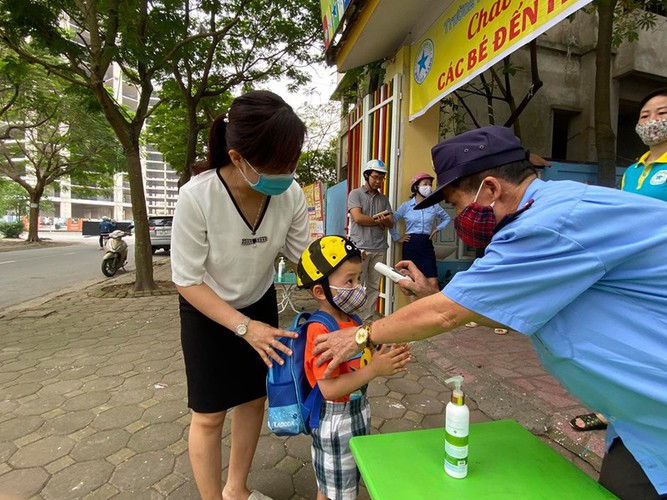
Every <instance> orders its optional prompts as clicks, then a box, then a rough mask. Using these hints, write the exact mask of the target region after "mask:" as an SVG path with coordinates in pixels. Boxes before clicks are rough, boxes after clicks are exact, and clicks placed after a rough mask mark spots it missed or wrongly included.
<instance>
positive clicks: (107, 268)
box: [102, 256, 120, 278]
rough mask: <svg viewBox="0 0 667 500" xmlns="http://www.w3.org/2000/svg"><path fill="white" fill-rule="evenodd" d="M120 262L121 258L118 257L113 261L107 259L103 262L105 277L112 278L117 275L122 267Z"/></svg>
mask: <svg viewBox="0 0 667 500" xmlns="http://www.w3.org/2000/svg"><path fill="white" fill-rule="evenodd" d="M118 262H119V257H118V256H116V257H114V258H113V259H106V260H103V261H102V272H103V273H104V276H108V277H109V278H111V277H112V276H113V275H114V274H116V271H118V268H119V267H120V266H119V265H118Z"/></svg>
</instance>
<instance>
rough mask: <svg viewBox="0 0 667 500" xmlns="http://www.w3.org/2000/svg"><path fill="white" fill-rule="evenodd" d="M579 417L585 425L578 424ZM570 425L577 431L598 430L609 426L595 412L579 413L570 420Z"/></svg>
mask: <svg viewBox="0 0 667 500" xmlns="http://www.w3.org/2000/svg"><path fill="white" fill-rule="evenodd" d="M577 419H579V420H581V421H582V422H583V423H584V425H583V426H580V425H577ZM570 425H571V426H572V428H573V429H574V430H575V431H596V430H602V429H606V428H607V424H606V423H604V422H603V421H602V420H600V419H599V418H598V416H597V415H596V414H595V413H587V414H585V415H577V416H576V417H574V418H573V419H572V420H570Z"/></svg>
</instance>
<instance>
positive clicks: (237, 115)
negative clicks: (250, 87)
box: [193, 90, 306, 174]
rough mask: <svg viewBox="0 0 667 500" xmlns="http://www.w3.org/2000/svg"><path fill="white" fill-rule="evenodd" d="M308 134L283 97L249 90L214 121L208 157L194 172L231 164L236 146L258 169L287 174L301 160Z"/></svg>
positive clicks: (266, 91) (197, 172)
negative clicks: (230, 153)
mask: <svg viewBox="0 0 667 500" xmlns="http://www.w3.org/2000/svg"><path fill="white" fill-rule="evenodd" d="M305 137H306V126H305V125H304V123H303V122H302V121H301V119H300V118H299V117H298V116H297V115H296V113H295V112H294V110H293V109H292V107H291V106H290V105H289V104H287V103H286V102H285V101H284V100H283V99H282V98H281V97H280V96H278V95H277V94H274V93H273V92H269V91H268V90H255V91H252V92H248V93H246V94H243V95H241V96H239V97H237V98H236V99H234V101H233V102H232V105H231V106H230V108H229V111H228V112H227V113H223V114H222V115H220V116H218V117H217V118H216V119H215V120H214V121H213V124H212V125H211V129H210V131H209V139H208V156H207V159H206V161H205V162H202V163H200V164H198V165H195V166H194V167H193V171H194V173H195V174H199V173H201V172H203V171H205V170H210V169H212V168H218V167H224V166H225V165H229V164H230V163H231V159H230V157H229V153H228V151H229V150H230V149H234V150H236V151H238V152H239V153H240V154H241V156H243V158H245V159H246V160H248V161H249V162H250V163H251V164H252V166H253V167H255V168H256V169H257V170H261V171H263V172H271V173H286V172H288V171H291V170H293V169H294V167H295V165H296V163H297V161H298V160H299V156H300V155H301V149H302V148H303V142H304V139H305Z"/></svg>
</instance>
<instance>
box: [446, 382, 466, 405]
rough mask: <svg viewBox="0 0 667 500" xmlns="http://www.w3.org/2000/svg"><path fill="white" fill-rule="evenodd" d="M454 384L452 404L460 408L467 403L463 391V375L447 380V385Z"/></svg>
mask: <svg viewBox="0 0 667 500" xmlns="http://www.w3.org/2000/svg"><path fill="white" fill-rule="evenodd" d="M452 382H453V383H454V390H453V391H452V403H454V404H455V405H458V406H463V404H464V402H465V396H464V394H463V391H462V390H461V384H463V375H454V376H453V377H450V378H448V379H447V380H445V384H450V383H452Z"/></svg>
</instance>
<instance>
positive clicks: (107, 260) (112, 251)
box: [102, 229, 129, 277]
mask: <svg viewBox="0 0 667 500" xmlns="http://www.w3.org/2000/svg"><path fill="white" fill-rule="evenodd" d="M128 235H129V233H126V232H125V231H121V230H120V229H116V230H115V231H112V232H111V233H109V238H108V239H107V241H106V243H105V252H104V257H102V272H103V273H104V275H105V276H109V277H111V276H113V275H115V274H116V272H118V270H119V269H120V268H121V267H122V268H123V269H125V264H127V243H125V242H124V241H123V238H124V237H125V236H128Z"/></svg>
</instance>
